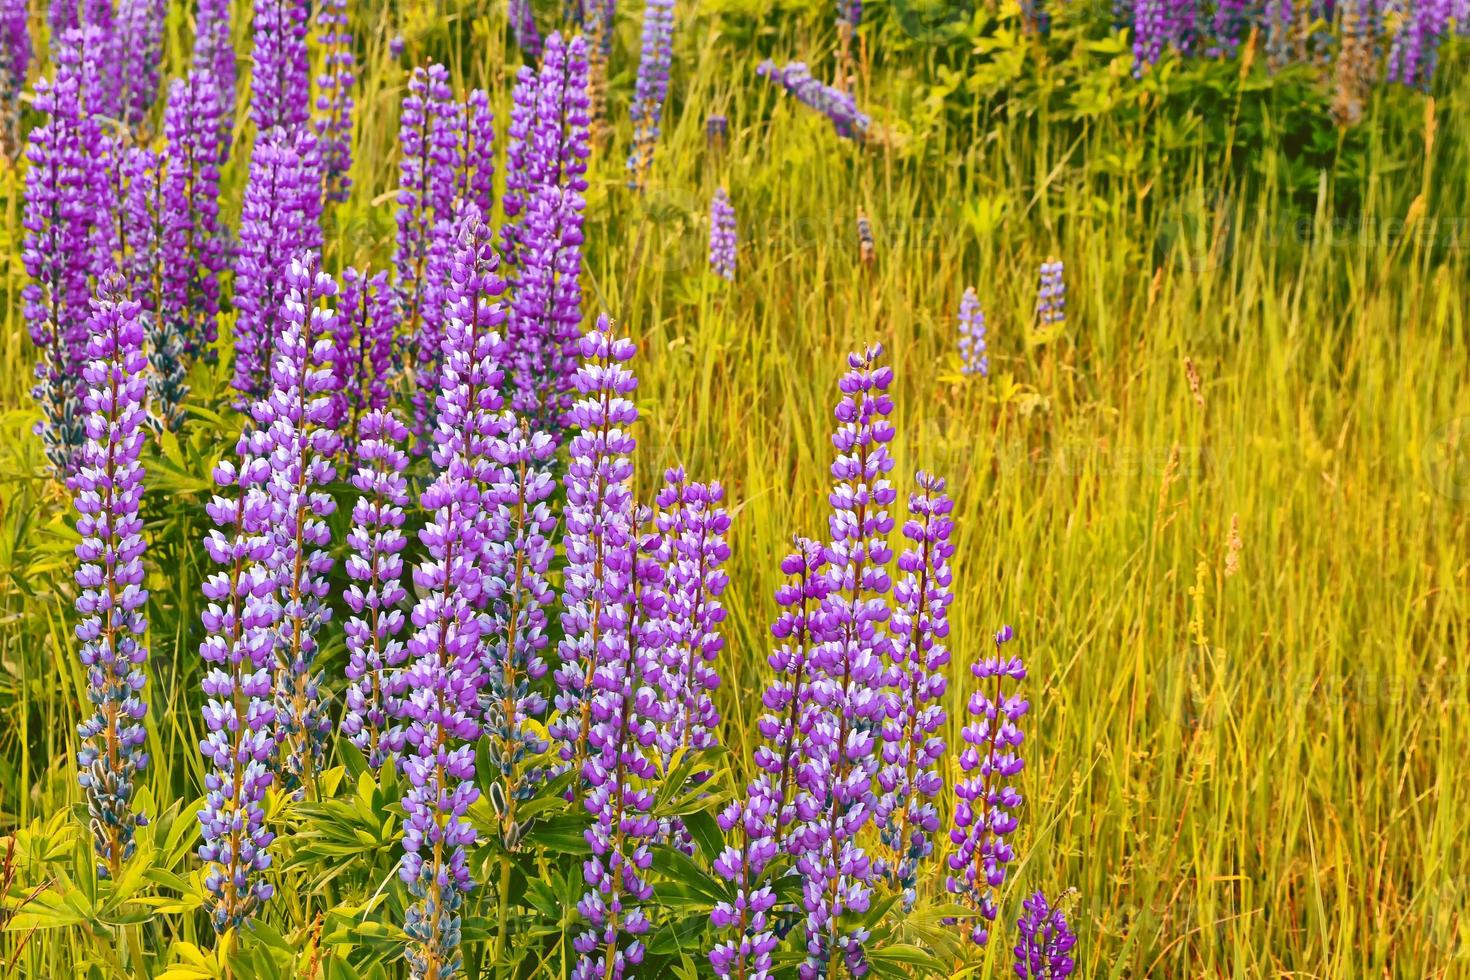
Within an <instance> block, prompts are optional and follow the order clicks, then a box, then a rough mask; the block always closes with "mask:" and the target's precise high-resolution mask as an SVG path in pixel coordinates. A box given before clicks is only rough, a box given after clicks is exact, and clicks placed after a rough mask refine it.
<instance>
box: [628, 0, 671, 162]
mask: <svg viewBox="0 0 1470 980" xmlns="http://www.w3.org/2000/svg"><path fill="white" fill-rule="evenodd" d="M673 58H674V0H647V5H646V6H645V7H644V8H643V51H642V54H641V55H640V57H639V59H638V78H637V80H636V81H635V83H634V86H633V103H632V105H631V106H629V109H628V113H629V115H630V116H632V119H633V150H632V152H631V153H630V154H629V155H628V186H629V187H631V188H633V189H634V190H636V191H641V190H643V189H644V187H646V186H647V184H648V171H649V168H651V167H652V166H653V151H654V148H655V147H657V146H658V138H659V135H660V134H661V133H662V131H663V130H662V123H663V114H664V100H665V99H666V98H668V94H669V66H670V65H671V64H672V62H673Z"/></svg>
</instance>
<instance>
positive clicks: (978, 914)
mask: <svg viewBox="0 0 1470 980" xmlns="http://www.w3.org/2000/svg"><path fill="white" fill-rule="evenodd" d="M1014 636H1015V632H1014V631H1013V630H1012V629H1011V628H1010V627H1009V626H1003V627H1001V629H1000V630H999V631H998V632H997V633H996V634H995V654H994V655H993V656H988V657H985V658H984V659H982V660H979V661H977V662H976V663H975V664H974V665H973V666H972V667H971V668H970V672H971V673H973V674H974V675H975V677H976V679H977V680H978V681H979V682H980V683H979V685H978V687H977V688H976V690H975V691H974V693H972V694H971V695H970V702H969V712H970V718H971V721H970V724H968V725H966V726H965V728H964V732H963V736H964V740H965V748H964V750H963V751H962V752H961V753H960V770H961V771H962V772H963V773H964V774H965V775H964V778H963V779H961V780H960V783H959V785H958V786H956V787H955V795H956V796H957V797H958V798H959V802H958V803H957V804H956V806H955V814H954V827H953V829H951V830H950V832H949V839H950V840H951V841H952V842H953V843H954V844H955V846H956V849H955V851H954V852H953V853H951V854H950V856H949V870H950V874H949V877H948V878H947V880H946V885H945V887H946V888H947V889H948V891H949V892H950V894H952V895H954V896H955V897H956V898H957V899H958V900H959V901H960V902H961V903H962V904H964V905H966V906H968V907H969V908H970V909H971V910H972V911H973V913H974V914H973V915H972V916H971V917H970V918H969V919H967V920H964V921H966V922H967V924H968V925H969V930H970V940H971V941H972V942H974V943H975V944H976V945H977V946H984V945H985V944H986V943H987V942H988V941H989V939H990V923H991V922H994V921H995V915H996V911H997V906H996V900H995V896H996V892H997V891H998V890H999V888H1000V886H1001V885H1003V884H1004V883H1005V877H1006V865H1007V864H1008V863H1010V861H1011V859H1012V858H1013V857H1014V856H1015V852H1014V851H1012V849H1011V845H1010V844H1009V843H1007V841H1006V838H1007V837H1008V836H1009V835H1010V834H1011V832H1012V831H1014V830H1015V829H1016V817H1015V814H1014V812H1013V811H1015V810H1016V809H1017V808H1018V807H1019V806H1020V805H1021V794H1020V793H1019V792H1018V791H1017V790H1016V789H1015V788H1014V787H1013V786H1011V785H1009V783H1008V780H1010V779H1011V778H1012V777H1014V776H1015V775H1017V774H1018V773H1019V772H1020V771H1021V769H1022V768H1023V767H1024V766H1025V763H1024V762H1023V761H1022V759H1021V757H1020V756H1019V755H1017V754H1016V751H1017V750H1018V749H1019V748H1020V746H1021V741H1022V734H1021V729H1020V727H1019V723H1020V720H1021V718H1022V717H1023V716H1025V714H1026V711H1027V709H1028V708H1029V707H1030V705H1029V703H1028V702H1027V701H1026V700H1025V699H1024V698H1022V697H1021V696H1020V695H1018V694H1009V695H1007V694H1005V693H1004V691H1003V690H1002V683H1003V682H1004V681H1005V680H1007V679H1009V680H1012V681H1017V682H1019V681H1022V680H1024V679H1025V677H1026V667H1025V665H1024V664H1023V663H1022V662H1021V658H1020V657H1007V656H1005V655H1004V654H1003V653H1002V652H1001V651H1002V648H1003V647H1004V645H1005V644H1006V643H1009V642H1010V641H1011V639H1012V638H1013V637H1014Z"/></svg>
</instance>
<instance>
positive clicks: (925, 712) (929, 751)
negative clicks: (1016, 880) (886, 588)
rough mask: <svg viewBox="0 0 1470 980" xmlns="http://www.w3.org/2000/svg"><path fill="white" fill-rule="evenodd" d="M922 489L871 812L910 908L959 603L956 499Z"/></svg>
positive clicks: (914, 506)
mask: <svg viewBox="0 0 1470 980" xmlns="http://www.w3.org/2000/svg"><path fill="white" fill-rule="evenodd" d="M915 482H916V483H917V484H918V487H919V489H918V490H917V491H916V492H914V493H912V494H910V495H909V519H908V520H907V521H905V522H904V526H903V535H904V537H905V538H907V539H908V540H909V542H910V543H909V546H908V548H906V549H905V550H904V552H903V554H901V555H899V557H898V569H899V571H900V572H902V573H903V574H902V577H901V578H900V579H899V580H898V582H897V583H896V584H895V585H894V588H893V606H894V608H893V618H892V620H891V623H890V630H889V632H890V635H891V636H892V640H893V646H892V657H891V663H892V667H891V668H890V670H889V677H888V687H889V688H890V694H889V699H888V707H887V716H888V717H887V718H886V719H885V720H884V722H883V768H882V769H881V770H880V771H879V773H878V785H879V786H880V787H881V788H882V790H883V794H882V796H880V797H879V799H878V803H877V807H876V809H875V812H874V816H873V819H874V822H875V823H876V824H877V825H878V827H879V831H880V833H881V835H882V838H883V843H884V844H886V845H887V846H888V848H889V849H890V850H891V851H892V852H893V857H892V859H891V860H889V861H887V862H885V866H884V870H885V872H886V873H887V875H888V877H889V880H891V881H892V882H893V883H894V884H895V885H896V886H897V887H898V888H900V889H901V890H902V891H903V896H904V907H905V908H912V907H913V904H914V897H915V888H916V887H917V885H918V876H919V865H920V864H921V863H922V862H923V861H924V859H925V858H927V857H929V855H930V854H932V853H933V852H934V834H935V833H936V832H937V831H938V830H939V810H938V808H937V807H936V806H935V805H934V798H935V797H936V796H937V795H938V794H939V791H940V790H941V789H942V788H943V786H944V777H943V775H941V773H940V771H939V762H940V759H941V758H942V757H943V755H944V747H945V746H944V736H943V734H942V729H943V728H944V723H945V720H946V718H947V717H948V715H947V714H946V713H945V710H944V705H943V703H942V702H943V699H944V691H945V680H944V668H945V667H946V666H947V665H948V664H949V649H948V648H947V647H946V646H945V642H944V641H945V638H946V637H948V636H949V605H950V603H951V602H952V601H953V600H954V590H953V589H952V588H951V584H950V583H951V579H950V571H949V558H950V556H951V555H952V554H954V545H953V544H952V543H950V540H949V536H950V532H951V530H952V529H953V526H954V521H953V520H952V519H951V518H950V516H949V515H950V512H951V511H953V510H954V501H953V500H951V499H950V498H949V497H948V496H947V495H946V494H945V492H944V481H943V480H942V479H940V478H939V477H935V476H931V475H929V474H928V473H923V472H920V473H919V474H918V475H917V477H916V478H915Z"/></svg>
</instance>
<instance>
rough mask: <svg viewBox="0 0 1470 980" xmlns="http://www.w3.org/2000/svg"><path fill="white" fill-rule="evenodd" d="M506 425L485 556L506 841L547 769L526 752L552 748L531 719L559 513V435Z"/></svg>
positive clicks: (488, 652) (540, 700) (483, 697)
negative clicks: (554, 471)
mask: <svg viewBox="0 0 1470 980" xmlns="http://www.w3.org/2000/svg"><path fill="white" fill-rule="evenodd" d="M501 428H502V429H504V430H505V433H506V434H505V435H502V436H498V437H497V438H496V439H495V440H494V441H493V442H492V443H491V449H490V456H491V460H492V462H493V464H494V473H495V476H494V480H493V482H491V484H490V487H489V492H488V497H489V501H488V502H489V504H490V506H491V508H492V510H491V514H490V535H489V538H490V540H489V543H488V550H487V556H486V557H487V567H488V568H489V570H490V574H491V575H492V576H493V579H494V581H495V582H497V583H499V586H498V588H497V591H496V594H495V596H494V597H493V599H492V601H491V604H490V632H489V637H488V642H487V643H486V645H485V647H484V664H483V674H484V680H485V686H484V688H483V689H482V690H481V692H480V704H481V707H482V709H483V712H484V718H485V725H484V728H485V734H486V735H488V736H489V738H490V759H491V761H492V762H493V763H494V764H495V765H496V767H497V768H498V770H499V772H500V779H499V781H498V782H496V783H494V784H492V785H493V787H494V788H493V790H492V797H491V803H492V804H493V805H494V807H495V812H496V814H497V816H498V817H499V818H500V826H501V833H502V836H503V839H504V841H505V844H506V846H507V847H514V846H515V842H516V840H517V839H518V837H519V834H520V828H519V827H518V826H517V824H516V805H517V804H518V803H521V802H523V801H525V800H527V799H529V798H530V797H531V794H532V793H533V792H534V791H535V788H536V784H537V783H538V782H539V781H540V780H541V779H542V778H543V777H544V776H545V772H544V770H542V769H539V768H534V767H528V766H527V765H526V764H525V760H526V758H527V757H528V756H534V755H539V754H541V753H542V752H545V751H546V748H547V745H546V742H545V741H544V740H543V739H542V738H541V737H540V736H539V735H538V734H537V733H536V730H535V729H534V728H533V727H532V726H531V725H530V724H528V722H531V721H534V720H537V719H539V718H540V716H541V715H543V714H544V713H545V711H546V698H545V697H544V696H543V695H542V694H540V693H539V692H538V691H536V690H533V688H532V685H533V684H535V683H536V682H537V681H539V680H540V679H541V678H542V677H544V676H545V674H546V663H545V662H544V661H543V660H542V659H541V652H542V651H543V650H545V649H546V644H547V642H548V637H547V635H546V609H547V607H548V606H550V605H551V602H552V591H551V584H550V582H549V581H548V579H547V573H548V571H549V570H550V568H551V561H552V557H553V555H554V552H555V548H554V546H553V544H552V540H551V534H552V532H553V530H554V529H555V527H556V517H555V516H554V515H553V514H552V511H551V505H550V504H549V503H548V500H549V498H550V497H551V494H552V491H553V490H554V489H555V486H556V484H555V481H554V480H553V478H552V475H551V468H552V465H553V461H554V457H555V452H556V443H555V442H553V441H552V439H551V437H550V436H548V435H547V434H546V433H544V432H535V431H533V430H532V429H530V428H529V427H528V426H527V425H526V424H525V423H524V422H523V421H521V420H519V419H517V418H516V417H515V416H514V415H513V414H510V415H508V417H507V418H506V419H505V421H504V422H503V423H502V424H501Z"/></svg>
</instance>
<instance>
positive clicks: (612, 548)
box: [550, 316, 638, 772]
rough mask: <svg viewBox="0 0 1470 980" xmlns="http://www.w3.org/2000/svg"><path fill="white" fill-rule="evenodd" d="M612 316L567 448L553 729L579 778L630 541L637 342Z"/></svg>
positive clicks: (589, 369)
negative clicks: (616, 569) (618, 564)
mask: <svg viewBox="0 0 1470 980" xmlns="http://www.w3.org/2000/svg"><path fill="white" fill-rule="evenodd" d="M610 329H611V326H610V324H609V323H608V320H607V317H606V316H600V317H598V320H597V326H596V328H595V329H593V330H592V331H590V332H589V333H588V334H587V335H586V336H585V337H583V338H582V344H581V354H582V358H583V362H582V367H581V369H580V370H578V372H577V376H576V379H575V382H574V383H575V386H576V391H577V395H578V396H579V397H578V399H577V401H576V403H575V404H574V405H573V406H572V410H571V412H570V413H569V421H570V424H571V425H573V426H575V427H576V428H577V429H578V430H579V431H578V433H577V435H576V436H574V437H573V438H572V440H571V443H570V445H569V450H570V459H569V461H568V463H567V471H566V474H565V475H564V476H563V477H562V484H563V486H564V487H565V488H566V504H565V509H564V511H563V519H564V520H565V521H566V535H565V541H566V554H567V563H566V568H565V570H564V571H563V573H562V609H563V612H562V616H561V625H562V636H563V639H562V641H561V644H560V647H559V648H558V653H559V655H560V657H561V666H560V667H558V668H557V670H556V672H555V679H556V687H557V694H556V701H555V704H556V710H557V717H556V719H555V720H554V721H553V722H552V724H551V727H550V730H551V735H552V737H553V738H555V739H556V740H557V742H558V743H559V745H560V754H561V758H562V760H563V761H564V762H565V763H567V764H568V765H569V766H570V767H571V768H572V769H573V771H575V772H581V770H582V764H583V762H584V761H585V759H586V756H587V734H588V730H589V729H590V728H591V725H592V693H593V692H592V681H593V677H594V675H595V674H596V672H597V666H598V662H599V658H600V657H601V651H602V646H603V632H604V629H605V623H606V621H607V617H608V616H609V615H611V614H610V612H609V608H610V604H611V603H612V602H613V601H614V597H615V594H618V593H617V589H615V588H614V585H615V583H613V582H612V580H611V579H610V577H609V576H608V574H607V573H606V572H605V571H604V569H606V568H607V566H608V562H609V556H610V555H612V554H614V553H615V552H618V551H620V550H623V549H626V548H627V547H628V539H629V536H630V535H631V534H632V527H631V522H632V518H633V495H632V488H631V486H630V484H631V482H632V478H633V461H632V453H633V448H634V446H635V445H636V443H635V442H634V439H633V436H632V434H631V427H632V425H633V423H634V422H636V421H637V420H638V409H637V408H636V407H634V405H633V402H632V400H631V399H630V398H629V396H630V395H631V394H632V393H633V390H634V389H635V388H636V387H637V386H638V381H637V379H636V378H635V377H634V376H633V373H632V372H631V371H629V370H628V369H627V368H626V367H625V366H624V364H625V363H626V362H627V361H629V360H630V359H631V358H632V357H633V354H634V347H633V342H632V341H631V340H628V339H626V338H624V339H614V338H613V337H612V336H610V335H609V332H608V331H609V330H610Z"/></svg>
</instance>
